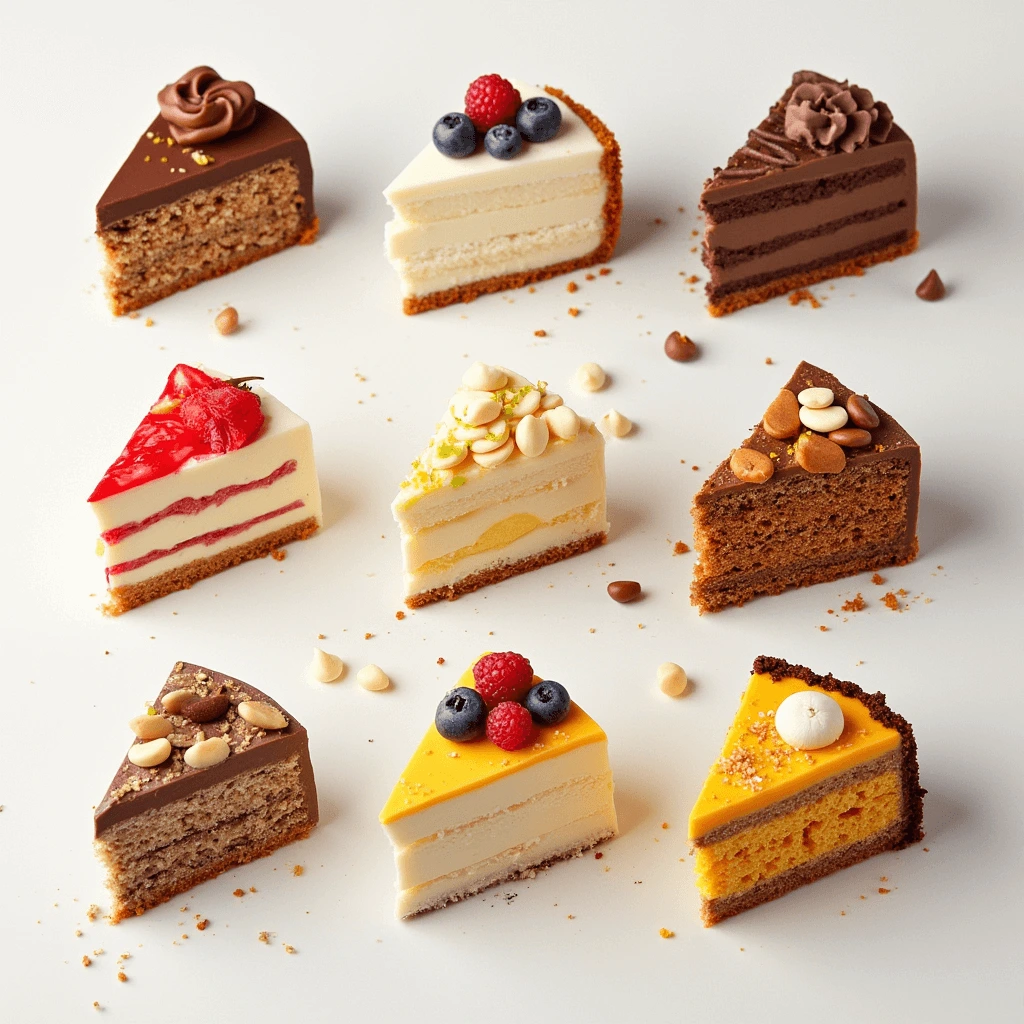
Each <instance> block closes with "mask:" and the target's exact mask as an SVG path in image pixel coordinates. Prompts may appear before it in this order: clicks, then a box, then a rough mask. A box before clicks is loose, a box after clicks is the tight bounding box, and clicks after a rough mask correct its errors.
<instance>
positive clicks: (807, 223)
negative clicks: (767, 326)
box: [700, 71, 918, 316]
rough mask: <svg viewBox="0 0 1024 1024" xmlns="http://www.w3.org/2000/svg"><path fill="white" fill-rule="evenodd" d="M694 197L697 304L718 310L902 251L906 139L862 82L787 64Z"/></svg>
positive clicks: (910, 216) (907, 194) (912, 173)
mask: <svg viewBox="0 0 1024 1024" xmlns="http://www.w3.org/2000/svg"><path fill="white" fill-rule="evenodd" d="M700 208H701V210H702V211H703V213H704V217H705V232H704V250H703V260H704V265H705V267H707V269H708V271H709V272H710V277H709V279H708V283H707V285H706V286H705V290H706V292H707V298H708V310H709V311H710V313H711V314H712V316H723V315H724V314H726V313H733V312H735V311H736V310H739V309H742V308H743V307H744V306H750V305H753V304H754V303H758V302H765V301H766V300H767V299H770V298H772V297H774V296H776V295H783V294H785V293H786V292H788V291H792V290H793V289H796V288H805V287H807V286H808V285H810V284H814V283H815V282H817V281H823V280H825V279H826V278H830V277H842V276H845V275H850V274H861V273H863V268H864V267H868V266H871V265H872V264H875V263H881V262H883V261H885V260H892V259H895V258H896V257H898V256H905V255H907V254H908V253H911V252H913V251H914V249H916V248H917V240H918V233H917V164H916V159H915V155H914V144H913V142H912V141H911V140H910V136H908V135H907V133H906V132H905V131H904V130H903V129H902V128H900V126H899V125H897V124H894V123H893V119H892V112H891V111H890V110H889V108H888V106H886V104H884V103H881V102H877V101H876V100H875V99H874V97H873V96H872V95H871V93H870V92H869V91H868V90H867V89H862V88H860V87H859V86H856V85H850V84H849V83H848V82H837V81H835V80H834V79H831V78H827V77H825V76H824V75H819V74H818V73H817V72H814V71H798V72H796V74H794V75H793V81H792V84H791V85H790V87H789V88H788V89H787V90H786V91H785V92H784V93H783V95H782V97H781V98H780V99H779V101H778V102H777V103H776V104H775V105H774V106H772V108H771V109H770V110H769V111H768V115H767V117H765V119H764V120H763V121H762V122H761V123H760V124H759V125H758V126H757V127H756V128H755V129H753V131H751V132H750V133H749V135H748V137H747V141H746V144H745V145H743V146H742V147H741V148H740V149H738V150H737V151H736V152H735V153H734V154H733V155H732V156H731V157H730V158H729V160H728V163H727V164H726V166H725V167H716V168H715V171H714V175H713V176H712V177H711V178H709V179H708V181H706V182H705V184H704V190H703V192H702V193H701V198H700Z"/></svg>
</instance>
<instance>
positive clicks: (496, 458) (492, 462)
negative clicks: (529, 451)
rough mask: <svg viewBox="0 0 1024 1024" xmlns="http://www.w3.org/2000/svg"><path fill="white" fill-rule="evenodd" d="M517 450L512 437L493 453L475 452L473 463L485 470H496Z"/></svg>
mask: <svg viewBox="0 0 1024 1024" xmlns="http://www.w3.org/2000/svg"><path fill="white" fill-rule="evenodd" d="M515 450H516V441H515V438H514V437H510V438H509V439H508V440H507V441H506V442H505V443H504V444H503V445H502V446H501V447H500V448H495V449H494V451H493V452H474V453H473V461H474V462H475V463H476V464H477V465H478V466H482V467H483V468H484V469H494V467H495V466H500V465H501V464H502V463H503V462H504V461H505V460H506V459H507V458H508V457H509V456H510V455H511V454H512V453H513V452H514V451H515Z"/></svg>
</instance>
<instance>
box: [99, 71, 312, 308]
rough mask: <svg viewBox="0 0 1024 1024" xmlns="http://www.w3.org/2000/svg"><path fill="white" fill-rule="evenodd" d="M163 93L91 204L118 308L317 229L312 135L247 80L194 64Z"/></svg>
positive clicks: (307, 238) (308, 237)
mask: <svg viewBox="0 0 1024 1024" xmlns="http://www.w3.org/2000/svg"><path fill="white" fill-rule="evenodd" d="M157 100H158V102H159V105H160V115H159V116H158V117H157V118H155V120H154V121H153V123H152V124H151V125H150V126H149V128H148V129H147V131H146V132H145V133H143V134H142V135H141V136H140V137H139V140H138V142H136V144H135V148H134V149H133V150H132V151H131V153H130V154H129V156H128V159H127V160H126V161H125V162H124V164H123V165H122V167H121V169H120V170H119V171H118V172H117V174H116V175H115V176H114V180H113V181H111V183H110V184H109V185H108V186H107V190H106V191H105V192H104V193H103V195H102V196H101V197H100V201H99V202H98V203H97V204H96V234H97V235H98V236H99V240H100V243H101V245H102V248H103V253H104V256H105V260H106V264H105V269H104V274H103V276H104V280H105V282H106V288H107V298H108V300H109V302H110V307H111V309H112V310H113V311H114V313H115V314H117V315H118V316H120V315H121V314H123V313H129V312H131V311H132V310H135V309H139V308H141V307H142V306H146V305H148V304H149V303H151V302H156V300H157V299H162V298H165V297H166V296H168V295H173V294H174V293H175V292H177V291H181V290H182V289H184V288H191V287H192V285H194V284H198V283H199V282H200V281H205V280H207V279H208V278H211V277H218V276H219V275H221V274H227V273H229V272H230V271H232V270H238V268H239V267H243V266H245V265H246V264H247V263H252V262H253V261H254V260H258V259H262V258H263V257H264V256H269V255H271V253H275V252H279V251H280V250H281V249H285V248H287V247H288V246H291V245H296V244H299V243H301V244H303V245H305V244H308V243H310V242H313V241H314V240H315V239H316V234H317V225H318V222H317V218H316V213H315V211H314V209H313V168H312V165H311V164H310V160H309V150H308V148H307V147H306V142H305V140H304V139H303V138H302V136H301V135H300V134H299V133H298V132H297V131H296V130H295V129H294V128H293V127H292V125H291V124H289V122H288V121H286V120H285V119H284V118H283V117H282V116H281V115H280V114H279V113H277V111H275V110H271V108H270V107H268V106H267V105H266V104H264V103H261V102H259V101H258V100H257V99H256V97H255V93H254V92H253V89H252V87H251V86H250V85H249V84H248V83H247V82H226V81H224V80H223V79H222V78H221V77H220V76H219V75H218V74H217V72H216V71H214V70H213V68H208V67H198V68H193V69H192V70H191V71H189V72H187V73H186V74H184V75H182V77H181V78H179V79H178V81H177V82H173V83H172V84H170V85H168V86H166V87H165V88H164V89H162V90H161V91H160V93H159V95H158V97H157Z"/></svg>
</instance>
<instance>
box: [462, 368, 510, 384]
mask: <svg viewBox="0 0 1024 1024" xmlns="http://www.w3.org/2000/svg"><path fill="white" fill-rule="evenodd" d="M462 383H463V384H464V385H465V386H466V387H467V388H470V389H471V390H473V391H498V390H500V389H501V388H503V387H504V386H505V385H506V384H507V383H508V374H507V373H506V372H505V371H504V370H502V369H501V368H500V367H497V366H489V365H488V364H487V363H474V364H473V365H472V366H471V367H470V368H469V369H468V370H467V371H466V372H465V373H464V374H463V375H462Z"/></svg>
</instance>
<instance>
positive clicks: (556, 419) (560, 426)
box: [544, 405, 580, 441]
mask: <svg viewBox="0 0 1024 1024" xmlns="http://www.w3.org/2000/svg"><path fill="white" fill-rule="evenodd" d="M544 420H545V422H546V423H547V425H548V430H550V431H551V433H552V434H554V435H555V437H558V438H561V440H563V441H571V440H572V439H573V438H574V437H575V436H576V435H577V434H578V433H579V432H580V418H579V416H577V415H576V413H574V412H573V411H572V409H570V408H569V406H567V405H559V406H557V407H556V408H554V409H548V411H547V412H545V413H544Z"/></svg>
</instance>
